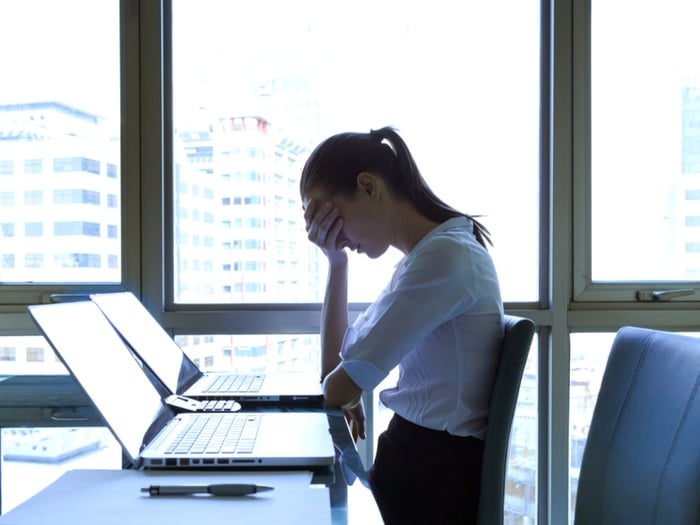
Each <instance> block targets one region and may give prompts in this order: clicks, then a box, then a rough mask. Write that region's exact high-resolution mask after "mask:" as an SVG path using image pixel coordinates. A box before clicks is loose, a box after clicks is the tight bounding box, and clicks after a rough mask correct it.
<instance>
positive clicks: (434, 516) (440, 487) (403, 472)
mask: <svg viewBox="0 0 700 525" xmlns="http://www.w3.org/2000/svg"><path fill="white" fill-rule="evenodd" d="M483 452H484V442H483V441H482V440H480V439H476V438H473V437H460V436H453V435H452V434H449V433H447V432H444V431H437V430H431V429H428V428H424V427H421V426H418V425H415V424H414V423H411V422H409V421H406V420H405V419H403V418H402V417H400V416H398V415H394V416H393V418H392V419H391V421H390V423H389V426H388V428H387V429H386V430H385V431H384V432H382V434H381V435H380V436H379V441H378V444H377V453H376V455H375V460H374V465H372V468H371V469H370V471H369V482H370V486H371V488H372V494H373V495H374V499H375V501H376V502H377V506H378V507H379V511H380V513H381V515H382V519H383V520H384V523H385V524H386V525H410V524H421V525H425V524H428V525H430V524H433V523H435V524H437V523H439V524H440V525H447V524H460V525H464V524H475V523H476V516H477V511H478V506H479V489H480V486H481V463H482V458H483Z"/></svg>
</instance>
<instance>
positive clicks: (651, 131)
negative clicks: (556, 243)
mask: <svg viewBox="0 0 700 525" xmlns="http://www.w3.org/2000/svg"><path fill="white" fill-rule="evenodd" d="M592 4H593V7H592V30H591V31H592V35H591V39H592V51H591V61H592V65H591V70H592V72H591V77H592V82H591V84H592V85H591V90H592V102H591V105H592V117H591V119H592V131H591V133H592V139H591V140H592V153H591V172H592V173H591V178H592V231H591V235H592V277H593V280H595V281H601V280H602V281H606V280H615V281H623V280H629V281H635V280H657V281H659V280H698V279H700V91H699V88H700V86H699V81H700V59H698V57H700V39H698V38H697V20H698V19H700V3H698V2H697V1H696V0H669V1H668V2H664V3H663V7H660V4H656V3H652V2H635V1H633V0H612V1H611V0H604V1H597V2H596V1H593V2H592ZM652 33H653V35H654V36H653V38H650V34H652ZM623 34H624V35H625V37H624V38H620V35H623Z"/></svg>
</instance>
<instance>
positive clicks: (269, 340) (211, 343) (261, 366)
mask: <svg viewBox="0 0 700 525" xmlns="http://www.w3.org/2000/svg"><path fill="white" fill-rule="evenodd" d="M175 342H176V343H177V344H178V345H179V346H180V348H182V350H183V352H185V354H187V357H189V358H190V359H191V360H192V361H193V362H194V363H195V364H196V365H197V367H198V368H199V369H200V370H202V371H204V372H216V371H230V372H238V371H241V372H285V371H286V372H309V373H316V374H318V377H319V378H320V377H321V353H320V348H321V342H320V337H319V335H318V334H264V335H245V334H236V335H178V336H176V337H175Z"/></svg>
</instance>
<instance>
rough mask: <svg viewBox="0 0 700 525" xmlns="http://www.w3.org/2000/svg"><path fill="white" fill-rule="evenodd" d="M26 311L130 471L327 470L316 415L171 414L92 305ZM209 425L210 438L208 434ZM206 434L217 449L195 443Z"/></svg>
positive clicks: (330, 458)
mask: <svg viewBox="0 0 700 525" xmlns="http://www.w3.org/2000/svg"><path fill="white" fill-rule="evenodd" d="M28 309H29V313H30V315H31V317H32V319H33V320H34V322H35V323H36V324H37V326H38V327H39V329H40V330H41V332H42V333H43V335H44V336H45V337H46V339H47V340H48V341H49V343H50V344H51V346H52V347H53V349H54V350H55V352H56V354H57V355H58V356H59V358H60V359H61V360H62V361H63V363H64V364H65V366H66V368H68V370H69V371H70V373H71V374H72V375H73V377H74V378H75V380H76V381H77V383H78V384H79V385H80V387H81V388H82V389H83V390H84V391H85V393H86V394H87V396H88V397H89V398H90V399H91V400H92V402H93V404H94V405H95V407H96V408H97V410H98V411H99V413H100V414H101V416H102V418H103V419H104V420H105V422H106V424H107V426H109V428H110V430H111V431H112V433H113V434H114V436H115V437H116V438H117V440H118V441H119V442H120V444H121V445H122V447H123V449H124V453H125V454H126V455H127V456H128V457H129V459H130V460H131V461H132V463H134V465H135V466H139V467H141V466H142V467H146V468H175V467H177V468H182V467H193V468H232V467H245V468H256V467H295V468H314V467H327V466H329V465H332V464H333V462H334V458H335V453H334V446H333V441H332V438H331V435H330V432H329V424H328V418H327V416H326V414H325V413H324V412H321V411H316V412H313V411H295V412H274V411H266V412H245V413H244V412H233V413H231V412H229V413H216V412H214V413H191V412H190V413H176V412H175V411H174V410H173V409H172V408H171V407H169V406H168V405H167V404H165V403H164V401H163V398H162V397H161V394H160V392H159V391H158V388H157V387H156V385H154V384H153V383H152V382H151V380H150V379H149V378H148V376H147V374H146V373H145V371H144V369H143V368H142V367H141V366H140V364H139V363H138V361H137V360H136V358H135V357H134V355H133V354H132V352H131V351H130V350H129V348H128V347H127V346H126V345H125V343H124V341H123V340H122V338H121V337H120V336H119V334H118V333H117V332H116V331H115V330H114V327H113V326H112V325H111V324H110V323H109V321H108V320H107V318H106V317H105V316H104V315H103V314H102V311H101V310H100V309H99V308H98V306H97V305H96V304H95V303H93V302H92V301H77V302H66V303H54V304H42V305H32V306H29V307H28ZM210 425H216V428H217V429H218V430H209V426H210ZM248 425H252V427H248ZM188 429H199V430H200V433H199V437H190V438H184V437H182V436H181V434H183V433H184V432H185V431H186V430H188ZM207 432H208V433H210V437H212V438H213V439H214V440H216V441H217V443H215V445H216V448H208V445H206V446H205V445H203V444H202V443H200V441H201V439H202V437H201V436H202V435H203V433H207ZM237 436H238V437H237ZM188 439H189V441H187V440H188ZM185 444H190V445H192V446H193V447H191V448H190V447H185Z"/></svg>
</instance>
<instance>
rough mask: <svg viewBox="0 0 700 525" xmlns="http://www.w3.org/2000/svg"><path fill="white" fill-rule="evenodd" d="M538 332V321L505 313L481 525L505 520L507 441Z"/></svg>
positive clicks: (487, 442) (486, 446) (487, 445)
mask: <svg viewBox="0 0 700 525" xmlns="http://www.w3.org/2000/svg"><path fill="white" fill-rule="evenodd" d="M534 334H535V323H533V322H532V320H531V319H527V318H524V317H515V316H511V315H506V316H505V323H504V336H503V345H502V346H501V357H500V360H499V364H498V371H497V373H496V382H495V383H494V386H493V391H492V393H491V402H490V405H489V422H488V427H487V429H486V438H485V442H484V462H483V466H482V471H481V494H480V496H479V517H478V523H479V525H498V524H501V523H503V504H504V497H505V484H506V466H507V463H508V442H509V439H510V431H511V428H512V426H513V414H514V413H515V404H516V403H517V401H518V392H519V391H520V382H521V380H522V377H523V370H524V369H525V362H526V361H527V355H528V352H529V350H530V345H531V344H532V338H533V336H534Z"/></svg>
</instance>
